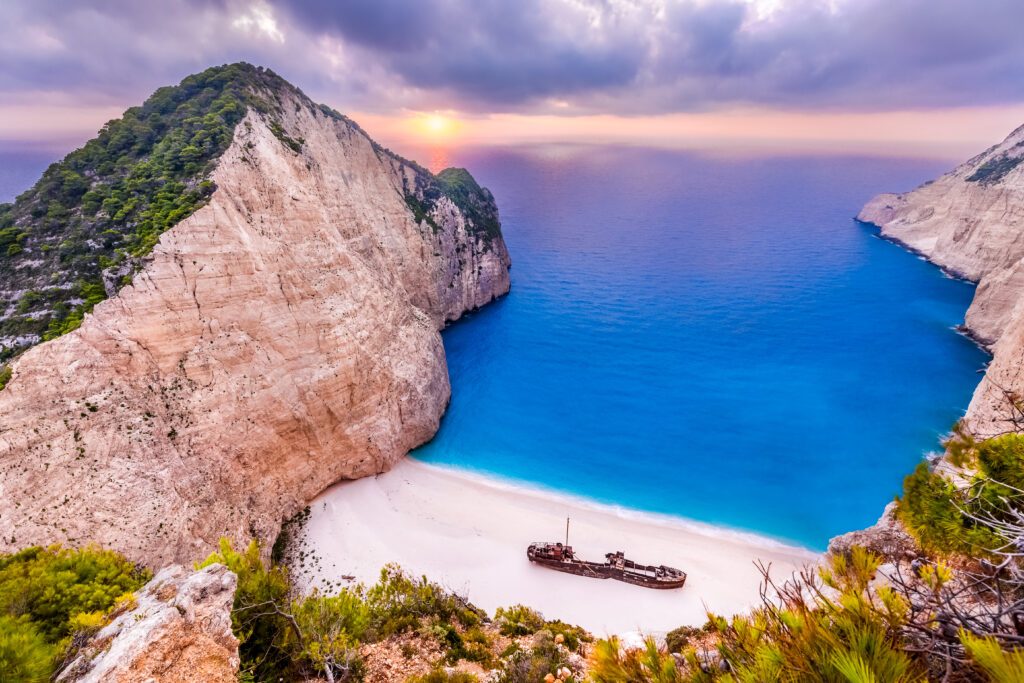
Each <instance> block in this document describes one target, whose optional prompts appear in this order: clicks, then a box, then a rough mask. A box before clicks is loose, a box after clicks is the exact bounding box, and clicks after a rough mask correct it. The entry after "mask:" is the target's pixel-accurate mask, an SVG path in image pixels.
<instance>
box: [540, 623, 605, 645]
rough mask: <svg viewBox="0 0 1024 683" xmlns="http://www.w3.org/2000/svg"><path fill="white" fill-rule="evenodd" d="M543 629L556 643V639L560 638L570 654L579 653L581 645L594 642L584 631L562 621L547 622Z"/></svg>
mask: <svg viewBox="0 0 1024 683" xmlns="http://www.w3.org/2000/svg"><path fill="white" fill-rule="evenodd" d="M544 628H545V630H547V631H550V632H551V634H552V635H553V636H554V637H555V641H556V642H557V641H558V637H559V636H561V637H562V642H563V643H564V644H565V646H566V647H567V648H569V650H570V651H572V652H579V651H580V647H581V646H582V645H583V643H589V642H592V641H593V640H594V638H593V636H591V635H590V633H588V632H587V631H586V629H583V628H581V627H579V626H573V625H572V624H567V623H565V622H564V621H558V620H555V621H549V622H547V623H545V624H544Z"/></svg>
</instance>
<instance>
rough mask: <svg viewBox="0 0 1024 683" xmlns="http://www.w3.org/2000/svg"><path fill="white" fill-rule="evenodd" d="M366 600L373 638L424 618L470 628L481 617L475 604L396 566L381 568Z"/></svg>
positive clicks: (412, 627)
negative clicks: (414, 576) (455, 623)
mask: <svg viewBox="0 0 1024 683" xmlns="http://www.w3.org/2000/svg"><path fill="white" fill-rule="evenodd" d="M366 601H367V605H368V606H369V609H370V614H371V624H370V631H371V635H372V637H374V638H385V637H387V636H390V635H393V634H395V633H400V632H402V631H411V630H415V629H416V628H417V627H418V626H419V625H420V622H421V621H422V620H424V619H434V620H437V621H439V622H448V623H450V622H452V621H455V622H458V623H459V624H460V625H462V626H463V627H465V628H470V627H472V626H477V625H478V624H479V623H480V621H481V618H482V616H483V614H482V612H481V611H480V610H478V609H477V608H476V607H474V606H472V605H470V604H469V603H468V602H466V601H465V600H463V599H462V598H460V597H459V596H457V595H454V594H452V593H449V592H448V591H446V590H445V589H444V588H442V587H441V586H439V585H437V584H436V583H432V582H430V581H428V580H427V578H426V577H425V576H424V577H420V578H419V579H414V578H412V577H411V576H409V575H408V574H406V573H405V572H403V571H402V570H401V568H399V567H398V566H396V565H388V566H386V567H384V568H383V569H382V570H381V573H380V579H379V580H378V581H377V583H376V584H375V585H374V586H372V587H371V588H370V589H369V590H368V591H366Z"/></svg>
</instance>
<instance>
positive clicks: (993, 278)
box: [858, 126, 1024, 437]
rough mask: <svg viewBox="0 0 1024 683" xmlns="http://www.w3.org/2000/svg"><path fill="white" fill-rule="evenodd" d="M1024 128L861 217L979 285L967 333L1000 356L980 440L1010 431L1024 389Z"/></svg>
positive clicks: (991, 372) (984, 403) (981, 393)
mask: <svg viewBox="0 0 1024 683" xmlns="http://www.w3.org/2000/svg"><path fill="white" fill-rule="evenodd" d="M1022 159H1024V126H1022V127H1021V128H1018V129H1017V130H1015V131H1014V132H1013V133H1011V134H1010V136H1009V137H1007V138H1006V140H1004V141H1003V142H1002V143H1000V144H998V145H996V146H994V147H992V148H990V149H988V150H986V151H985V152H984V153H982V154H980V155H978V156H976V157H974V158H973V159H971V160H969V161H967V162H966V163H964V164H962V165H961V166H959V167H957V168H956V169H954V170H952V171H950V172H949V173H947V174H945V175H944V176H942V177H941V178H939V179H937V180H935V181H934V182H929V183H925V184H924V185H922V186H921V187H919V188H917V189H916V190H914V191H912V192H907V193H905V194H900V195H894V194H883V195H879V196H878V197H875V198H874V199H873V200H871V201H870V202H869V203H868V204H867V205H866V206H865V207H864V208H863V209H862V210H861V212H860V215H859V216H858V218H859V219H860V220H862V221H865V222H869V223H874V224H876V225H878V226H879V227H880V228H881V231H882V235H883V236H885V237H888V238H890V239H893V240H896V241H898V242H900V243H902V244H904V245H906V246H907V247H909V248H910V249H912V250H914V251H916V252H919V253H921V254H923V255H924V256H926V257H927V258H928V259H929V260H931V261H933V262H934V263H936V264H938V265H940V266H942V267H943V268H945V269H947V270H948V271H950V272H953V273H955V274H957V275H960V276H962V277H964V278H967V279H969V280H972V281H974V282H977V283H978V288H977V291H976V292H975V296H974V301H973V302H972V303H971V306H970V308H969V309H968V311H967V315H966V320H965V328H966V331H967V332H969V333H970V334H971V336H972V337H974V338H975V339H977V340H978V341H979V342H981V343H982V344H984V345H985V346H987V347H988V348H989V349H990V350H991V351H992V354H993V360H992V363H991V364H990V365H989V367H988V370H987V372H986V375H985V379H984V380H983V381H982V382H981V383H980V384H979V385H978V388H977V390H976V391H975V392H974V396H973V398H972V400H971V404H970V407H969V408H968V410H967V415H966V419H967V423H968V426H969V428H970V429H971V431H973V432H974V433H975V434H976V435H977V436H980V437H986V436H992V435H995V434H999V433H1002V432H1005V431H1006V429H1007V427H1008V426H1009V425H1008V424H1007V422H1006V418H1007V416H1008V410H1007V403H1006V397H1005V392H1006V391H1010V392H1018V393H1020V392H1024V375H1022V374H1021V368H1022V367H1024V303H1022V301H1024V297H1022V296H1021V295H1022V293H1024V163H1021V160H1022Z"/></svg>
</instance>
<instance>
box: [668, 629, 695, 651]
mask: <svg viewBox="0 0 1024 683" xmlns="http://www.w3.org/2000/svg"><path fill="white" fill-rule="evenodd" d="M702 633H703V631H702V630H701V629H699V628H695V627H693V626H680V627H679V628H677V629H673V630H671V631H669V632H668V633H666V634H665V649H666V650H668V651H669V652H682V651H683V650H684V649H685V648H686V646H687V645H689V644H690V638H693V637H694V636H697V635H700V634H702Z"/></svg>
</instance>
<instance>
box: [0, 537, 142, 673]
mask: <svg viewBox="0 0 1024 683" xmlns="http://www.w3.org/2000/svg"><path fill="white" fill-rule="evenodd" d="M150 578H151V577H150V574H149V572H147V571H146V570H144V569H142V568H140V567H137V566H135V565H134V564H132V563H130V562H128V561H127V560H125V559H124V558H123V557H121V556H120V555H118V554H117V553H114V552H112V551H109V550H100V549H98V548H84V549H80V550H69V549H64V548H61V547H59V546H51V547H48V548H39V547H33V548H27V549H25V550H22V551H20V552H17V553H13V554H0V681H11V682H14V681H48V680H50V676H51V675H52V674H53V672H54V671H55V669H56V668H57V667H58V665H59V664H60V663H61V662H64V661H69V660H70V658H71V656H73V655H74V653H75V651H76V650H77V648H78V647H79V646H80V645H81V641H82V639H83V638H85V637H88V636H89V635H91V634H92V633H95V632H96V631H98V630H99V629H100V628H102V627H103V626H104V625H105V624H106V623H107V622H108V621H109V620H110V619H111V618H112V617H113V616H114V615H115V614H117V613H118V612H119V611H120V610H122V609H124V608H125V607H126V606H128V605H130V604H131V602H132V600H133V592H134V591H136V590H138V589H139V588H140V587H141V586H142V585H143V584H144V583H145V582H146V581H148V580H149V579H150Z"/></svg>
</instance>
